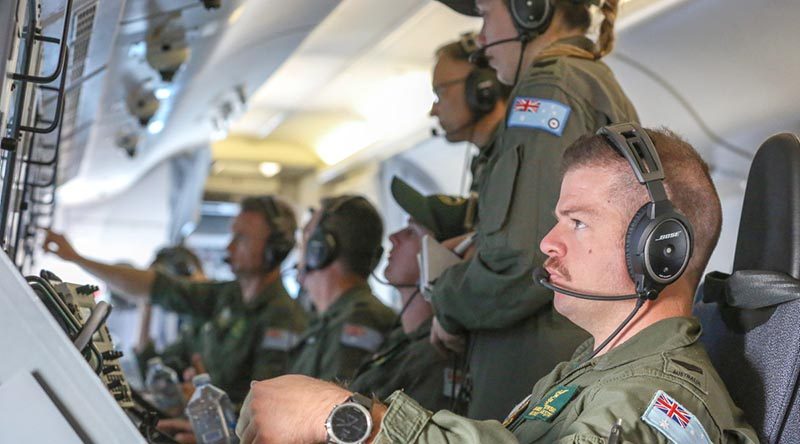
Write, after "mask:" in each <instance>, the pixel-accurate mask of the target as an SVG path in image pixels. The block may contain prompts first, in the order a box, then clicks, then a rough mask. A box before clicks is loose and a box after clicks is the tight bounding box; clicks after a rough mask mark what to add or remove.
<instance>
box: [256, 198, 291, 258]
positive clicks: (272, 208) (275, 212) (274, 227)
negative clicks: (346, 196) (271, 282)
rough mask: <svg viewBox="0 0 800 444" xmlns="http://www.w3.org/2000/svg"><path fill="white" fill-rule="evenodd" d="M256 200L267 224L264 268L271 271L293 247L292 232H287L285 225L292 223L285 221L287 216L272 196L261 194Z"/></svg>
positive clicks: (288, 225)
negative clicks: (267, 232)
mask: <svg viewBox="0 0 800 444" xmlns="http://www.w3.org/2000/svg"><path fill="white" fill-rule="evenodd" d="M257 200H258V203H259V204H260V206H261V209H262V212H263V213H264V216H265V217H266V219H267V225H268V226H269V238H267V241H266V243H265V244H264V269H266V270H268V271H272V270H273V269H275V267H279V266H280V265H281V262H283V260H284V259H286V256H288V255H289V252H291V251H292V248H294V233H289V232H287V231H288V229H287V227H290V226H291V225H292V224H290V223H287V222H286V221H285V219H286V217H287V216H285V215H283V214H282V213H281V211H280V210H279V209H278V205H277V204H276V203H275V199H274V198H273V197H272V196H262V197H259V198H258V199H257Z"/></svg>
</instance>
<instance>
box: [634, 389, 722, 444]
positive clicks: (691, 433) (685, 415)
mask: <svg viewBox="0 0 800 444" xmlns="http://www.w3.org/2000/svg"><path fill="white" fill-rule="evenodd" d="M642 420H643V421H644V422H646V423H647V424H649V425H650V426H651V427H653V428H654V429H656V430H658V431H659V433H661V434H662V435H664V436H666V437H667V438H669V440H670V441H671V442H673V443H675V444H684V443H687V444H694V443H700V444H704V443H709V444H710V443H711V440H710V439H709V438H708V433H706V429H705V428H703V424H700V421H699V420H698V419H697V417H696V416H694V414H692V412H690V411H689V410H687V409H686V408H684V407H683V406H682V405H680V404H678V401H676V400H674V399H672V398H671V397H670V396H669V395H668V394H666V393H665V392H664V391H663V390H659V391H657V392H656V394H655V396H653V400H652V401H650V405H648V406H647V410H645V412H644V415H642Z"/></svg>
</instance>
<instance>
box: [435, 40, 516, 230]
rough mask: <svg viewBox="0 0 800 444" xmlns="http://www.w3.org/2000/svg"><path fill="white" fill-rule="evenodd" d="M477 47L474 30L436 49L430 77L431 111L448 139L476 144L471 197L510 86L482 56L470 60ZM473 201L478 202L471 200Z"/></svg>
mask: <svg viewBox="0 0 800 444" xmlns="http://www.w3.org/2000/svg"><path fill="white" fill-rule="evenodd" d="M477 50H478V46H477V35H476V34H474V33H466V34H463V35H462V36H461V38H460V39H459V40H457V41H454V42H450V43H448V44H446V45H444V46H442V47H440V48H439V49H437V50H436V65H435V66H434V67H433V77H432V83H433V85H432V86H433V93H434V94H435V95H436V101H435V102H433V105H432V106H431V113H430V114H431V116H433V117H436V118H437V120H438V121H439V126H441V127H442V129H443V130H444V132H445V134H444V136H445V138H446V139H447V141H448V142H453V143H455V142H470V143H472V144H473V145H475V146H476V147H478V150H479V152H478V155H477V156H476V157H475V158H474V159H472V162H471V164H470V169H471V172H472V183H471V185H470V194H471V195H472V194H474V197H473V200H474V199H476V198H477V193H478V189H479V183H480V176H481V174H482V172H483V169H484V167H485V166H486V161H487V160H488V159H489V154H490V153H489V151H490V150H489V148H491V147H492V141H493V139H494V137H495V135H496V133H497V128H498V127H499V126H500V122H502V121H503V117H505V114H506V105H507V101H508V93H509V91H510V90H511V88H510V87H508V86H507V85H504V84H503V83H501V82H500V80H498V79H497V73H496V72H495V70H494V69H492V68H491V67H489V65H488V61H487V60H486V59H485V58H482V57H479V58H478V59H477V60H475V62H472V61H470V55H471V54H474V53H475V51H477ZM474 203H477V202H471V204H474ZM468 222H470V221H468Z"/></svg>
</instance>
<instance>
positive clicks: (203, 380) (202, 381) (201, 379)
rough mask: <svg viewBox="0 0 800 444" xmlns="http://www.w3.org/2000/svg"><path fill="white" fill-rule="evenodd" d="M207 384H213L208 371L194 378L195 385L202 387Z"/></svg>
mask: <svg viewBox="0 0 800 444" xmlns="http://www.w3.org/2000/svg"><path fill="white" fill-rule="evenodd" d="M207 384H211V377H210V376H208V373H200V374H199V375H197V376H195V377H194V378H192V385H194V386H195V387H200V386H203V385H207Z"/></svg>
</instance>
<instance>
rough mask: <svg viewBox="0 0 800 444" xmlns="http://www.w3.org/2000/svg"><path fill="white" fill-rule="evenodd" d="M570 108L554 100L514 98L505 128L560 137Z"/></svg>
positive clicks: (570, 110)
mask: <svg viewBox="0 0 800 444" xmlns="http://www.w3.org/2000/svg"><path fill="white" fill-rule="evenodd" d="M571 112H572V108H570V107H569V106H567V105H565V104H563V103H561V102H556V101H555V100H547V99H539V98H536V97H515V98H514V102H513V105H512V106H511V113H510V114H509V115H508V121H507V122H506V126H508V127H509V128H511V127H522V128H534V129H539V130H543V131H545V132H548V133H550V134H553V135H556V136H559V137H561V134H563V133H564V127H565V126H567V119H569V115H570V113H571Z"/></svg>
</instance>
